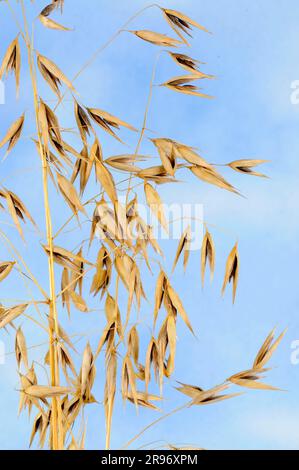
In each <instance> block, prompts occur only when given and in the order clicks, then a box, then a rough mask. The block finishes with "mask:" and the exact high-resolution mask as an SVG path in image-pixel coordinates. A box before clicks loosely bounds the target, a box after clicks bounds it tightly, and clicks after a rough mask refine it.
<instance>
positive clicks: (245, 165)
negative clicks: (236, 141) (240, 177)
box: [227, 159, 269, 178]
mask: <svg viewBox="0 0 299 470" xmlns="http://www.w3.org/2000/svg"><path fill="white" fill-rule="evenodd" d="M268 161H269V160H248V159H247V160H235V161H234V162H231V163H228V164H227V166H229V167H230V168H232V169H233V170H235V171H237V172H238V173H245V174H246V175H252V176H260V177H261V178H267V176H266V175H264V174H263V173H259V172H257V171H253V170H252V168H254V167H256V166H258V165H261V164H262V163H267V162H268Z"/></svg>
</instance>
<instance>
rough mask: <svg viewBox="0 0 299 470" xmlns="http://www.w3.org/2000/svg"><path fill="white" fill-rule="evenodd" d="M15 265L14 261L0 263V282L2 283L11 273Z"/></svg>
mask: <svg viewBox="0 0 299 470" xmlns="http://www.w3.org/2000/svg"><path fill="white" fill-rule="evenodd" d="M15 264H16V263H15V262H14V261H2V262H1V263H0V282H2V281H3V280H4V279H5V278H6V277H7V276H8V275H9V274H10V272H11V270H12V268H13V267H14V265H15Z"/></svg>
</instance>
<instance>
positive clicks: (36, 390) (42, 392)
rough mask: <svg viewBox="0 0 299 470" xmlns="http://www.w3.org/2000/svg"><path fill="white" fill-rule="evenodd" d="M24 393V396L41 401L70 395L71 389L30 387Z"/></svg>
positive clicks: (44, 386) (43, 386)
mask: <svg viewBox="0 0 299 470" xmlns="http://www.w3.org/2000/svg"><path fill="white" fill-rule="evenodd" d="M24 392H25V394H26V395H29V397H33V398H38V399H43V398H50V397H58V396H60V395H65V394H68V393H71V392H72V389H71V388H70V387H59V386H52V387H48V386H46V385H31V386H30V387H27V388H26V389H25V390H24Z"/></svg>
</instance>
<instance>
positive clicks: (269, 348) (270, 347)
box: [253, 329, 287, 370]
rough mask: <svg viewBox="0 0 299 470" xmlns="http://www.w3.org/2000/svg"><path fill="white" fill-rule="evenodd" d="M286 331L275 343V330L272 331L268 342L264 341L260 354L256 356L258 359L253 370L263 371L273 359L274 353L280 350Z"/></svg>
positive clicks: (267, 339)
mask: <svg viewBox="0 0 299 470" xmlns="http://www.w3.org/2000/svg"><path fill="white" fill-rule="evenodd" d="M286 331H287V330H285V331H283V332H282V333H281V334H280V335H279V336H278V338H277V339H276V340H275V341H274V339H275V329H274V330H272V331H271V333H270V334H269V335H268V336H267V338H266V340H265V341H264V343H263V345H262V346H261V348H260V350H259V352H258V353H257V355H256V358H255V360H254V363H253V369H255V370H259V369H262V368H263V367H264V366H265V364H267V362H268V361H269V360H270V359H271V357H272V355H273V353H274V352H275V351H276V349H277V348H278V346H279V344H280V342H281V341H282V339H283V337H284V336H285V334H286Z"/></svg>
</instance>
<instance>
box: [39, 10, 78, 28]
mask: <svg viewBox="0 0 299 470" xmlns="http://www.w3.org/2000/svg"><path fill="white" fill-rule="evenodd" d="M38 19H39V21H40V22H41V24H42V25H43V26H45V27H46V28H49V29H55V30H58V31H72V28H67V27H66V26H63V25H62V24H60V23H57V22H56V21H54V20H52V19H51V18H48V17H47V16H45V15H43V14H42V13H41V14H40V15H38Z"/></svg>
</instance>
